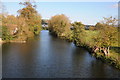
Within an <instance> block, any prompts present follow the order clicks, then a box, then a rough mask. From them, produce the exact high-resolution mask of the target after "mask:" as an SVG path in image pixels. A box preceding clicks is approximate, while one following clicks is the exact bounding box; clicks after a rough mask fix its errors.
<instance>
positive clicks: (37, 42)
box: [2, 31, 120, 78]
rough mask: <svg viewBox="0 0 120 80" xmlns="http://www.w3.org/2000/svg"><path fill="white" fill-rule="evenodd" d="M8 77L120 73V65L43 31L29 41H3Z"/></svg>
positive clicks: (56, 76)
mask: <svg viewBox="0 0 120 80" xmlns="http://www.w3.org/2000/svg"><path fill="white" fill-rule="evenodd" d="M2 48H3V77H4V78H59V77H60V78H68V77H69V78H70V77H74V78H76V77H77V78H84V77H85V78H87V77H88V78H89V77H118V72H119V74H120V71H118V70H117V69H115V68H113V67H110V66H108V65H106V64H103V63H102V62H101V61H98V60H96V59H95V58H93V57H92V56H91V55H90V54H89V53H88V51H87V50H85V49H83V48H78V47H75V46H74V44H72V43H69V42H66V41H64V40H60V39H58V38H55V37H53V36H51V35H50V34H49V32H48V31H42V32H41V35H40V38H38V37H36V39H34V40H30V41H29V42H27V43H25V44H18V43H5V44H3V47H2Z"/></svg>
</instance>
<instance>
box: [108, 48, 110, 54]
mask: <svg viewBox="0 0 120 80" xmlns="http://www.w3.org/2000/svg"><path fill="white" fill-rule="evenodd" d="M109 54H110V47H108V55H109Z"/></svg>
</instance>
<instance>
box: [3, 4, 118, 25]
mask: <svg viewBox="0 0 120 80" xmlns="http://www.w3.org/2000/svg"><path fill="white" fill-rule="evenodd" d="M3 4H4V6H5V8H6V11H7V12H8V14H13V15H17V10H19V9H21V8H22V7H23V6H21V5H19V3H18V2H5V3H3ZM116 4H117V2H37V3H36V5H37V11H38V12H39V13H40V14H41V16H42V18H43V19H49V18H51V16H54V15H56V14H65V15H66V16H68V17H69V19H70V20H71V22H74V21H81V22H82V23H83V24H96V23H97V22H99V21H100V20H102V19H103V17H110V16H113V17H116V18H117V16H118V9H117V7H115V5H116Z"/></svg>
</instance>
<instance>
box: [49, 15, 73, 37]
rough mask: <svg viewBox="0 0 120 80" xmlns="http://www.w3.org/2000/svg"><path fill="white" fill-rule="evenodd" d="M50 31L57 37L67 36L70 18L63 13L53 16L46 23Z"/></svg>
mask: <svg viewBox="0 0 120 80" xmlns="http://www.w3.org/2000/svg"><path fill="white" fill-rule="evenodd" d="M48 26H49V30H50V32H52V33H54V34H55V35H57V36H59V37H65V36H68V35H69V33H70V26H71V25H70V20H69V19H68V17H66V16H65V15H64V14H61V15H55V16H53V17H52V18H51V19H50V20H49V23H48Z"/></svg>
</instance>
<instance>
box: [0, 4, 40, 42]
mask: <svg viewBox="0 0 120 80" xmlns="http://www.w3.org/2000/svg"><path fill="white" fill-rule="evenodd" d="M19 4H20V5H23V6H24V8H22V9H20V10H18V11H17V12H18V14H19V15H17V16H14V15H5V14H1V18H2V40H3V41H8V42H9V41H26V40H27V39H28V38H30V37H34V36H35V35H38V34H39V33H40V30H41V16H40V14H38V12H37V11H36V5H33V4H32V3H31V2H23V3H22V2H21V3H19Z"/></svg>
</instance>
